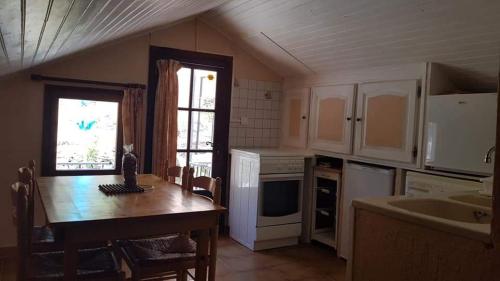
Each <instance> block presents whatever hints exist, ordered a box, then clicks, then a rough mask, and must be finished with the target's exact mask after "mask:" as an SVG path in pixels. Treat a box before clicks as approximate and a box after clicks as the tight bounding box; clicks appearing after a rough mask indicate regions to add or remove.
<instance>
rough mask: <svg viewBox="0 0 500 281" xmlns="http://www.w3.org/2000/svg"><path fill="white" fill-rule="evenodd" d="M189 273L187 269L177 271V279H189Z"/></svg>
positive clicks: (181, 280) (182, 280)
mask: <svg viewBox="0 0 500 281" xmlns="http://www.w3.org/2000/svg"><path fill="white" fill-rule="evenodd" d="M187 277H188V273H187V270H181V271H179V272H177V280H178V281H187Z"/></svg>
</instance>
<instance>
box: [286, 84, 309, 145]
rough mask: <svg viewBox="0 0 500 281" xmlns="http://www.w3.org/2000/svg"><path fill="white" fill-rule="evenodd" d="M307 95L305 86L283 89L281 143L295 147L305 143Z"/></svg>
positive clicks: (307, 112)
mask: <svg viewBox="0 0 500 281" xmlns="http://www.w3.org/2000/svg"><path fill="white" fill-rule="evenodd" d="M309 96H310V91H309V89H307V88H303V89H292V90H288V91H285V95H284V98H283V111H282V114H283V115H282V118H281V120H282V127H281V144H282V145H284V146H291V147H297V148H305V147H306V145H307V128H308V122H309V120H308V119H309V118H308V117H309Z"/></svg>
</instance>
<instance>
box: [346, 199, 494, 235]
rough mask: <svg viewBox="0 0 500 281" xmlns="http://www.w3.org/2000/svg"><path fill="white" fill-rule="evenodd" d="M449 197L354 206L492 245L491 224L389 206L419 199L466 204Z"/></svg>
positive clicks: (363, 201)
mask: <svg viewBox="0 0 500 281" xmlns="http://www.w3.org/2000/svg"><path fill="white" fill-rule="evenodd" d="M453 195H456V194H453ZM448 196H449V195H447V196H439V197H406V196H390V197H381V198H366V199H355V200H353V203H352V205H353V206H354V208H356V209H364V210H368V211H372V212H375V213H379V214H381V215H386V216H388V217H393V218H396V219H399V220H403V221H407V222H410V223H414V224H418V225H421V226H424V227H428V228H432V229H435V230H439V231H443V232H448V233H450V234H454V235H458V236H463V237H466V238H469V239H473V240H479V241H482V242H484V243H491V235H490V234H491V224H478V223H466V222H460V221H454V220H449V219H444V218H439V217H435V216H430V215H424V214H420V213H417V212H412V211H408V210H405V209H402V208H399V207H396V206H392V205H390V204H388V203H389V202H391V201H397V200H408V199H417V198H427V199H439V200H446V201H451V202H453V203H459V204H466V203H460V202H457V201H455V200H451V199H448ZM466 205H469V206H470V204H466ZM478 208H482V207H478Z"/></svg>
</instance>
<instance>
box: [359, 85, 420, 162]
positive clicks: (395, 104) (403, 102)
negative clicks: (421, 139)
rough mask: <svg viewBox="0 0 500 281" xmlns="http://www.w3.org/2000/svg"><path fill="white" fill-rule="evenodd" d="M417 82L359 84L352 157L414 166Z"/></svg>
mask: <svg viewBox="0 0 500 281" xmlns="http://www.w3.org/2000/svg"><path fill="white" fill-rule="evenodd" d="M417 99H418V81H417V80H408V81H396V82H377V83H364V84H360V86H359V89H358V94H357V104H356V133H355V145H354V154H355V155H358V156H366V157H373V158H378V159H385V160H394V161H400V162H413V160H414V157H415V156H414V150H415V143H416V140H415V139H416V138H415V132H416V129H415V128H416V123H417V122H416V121H417V120H416V119H417V105H418V103H417Z"/></svg>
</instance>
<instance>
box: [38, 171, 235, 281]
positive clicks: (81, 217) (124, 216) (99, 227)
mask: <svg viewBox="0 0 500 281" xmlns="http://www.w3.org/2000/svg"><path fill="white" fill-rule="evenodd" d="M120 183H123V177H122V176H119V175H105V176H58V177H41V178H39V180H38V185H39V193H40V198H41V201H42V205H43V207H44V209H45V213H46V217H47V220H48V223H49V225H51V226H54V227H55V228H56V229H57V231H58V232H61V234H62V237H63V238H64V280H76V272H77V264H78V248H79V247H81V245H82V244H84V243H89V242H98V241H110V240H118V239H133V238H141V237H148V236H158V235H165V234H170V233H180V232H186V231H196V232H198V235H197V247H196V255H197V257H198V259H197V263H196V268H195V278H196V280H206V279H207V267H208V279H209V280H214V279H215V265H216V262H215V261H216V256H215V255H216V248H217V233H218V223H219V216H220V215H221V214H222V213H223V212H225V211H226V209H225V208H224V207H222V206H218V205H215V204H213V203H212V202H211V201H210V200H207V199H206V198H203V197H202V196H199V195H197V194H193V193H191V192H189V191H186V190H183V189H182V188H181V187H180V186H178V185H176V184H173V183H169V182H166V181H164V180H162V179H161V178H159V177H157V176H154V175H139V176H138V184H139V185H145V186H151V187H152V188H148V189H147V190H146V191H145V192H142V193H128V194H119V195H105V194H104V193H103V192H101V191H100V190H99V185H102V184H120ZM209 247H210V249H213V250H214V251H210V258H209ZM212 247H215V248H212ZM212 255H214V256H212ZM209 259H210V262H209Z"/></svg>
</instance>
